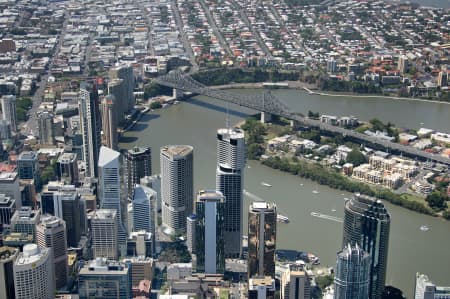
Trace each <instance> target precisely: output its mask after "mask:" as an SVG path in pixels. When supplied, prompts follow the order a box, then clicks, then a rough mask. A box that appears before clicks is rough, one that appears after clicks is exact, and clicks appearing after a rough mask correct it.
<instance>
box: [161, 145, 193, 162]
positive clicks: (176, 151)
mask: <svg viewBox="0 0 450 299" xmlns="http://www.w3.org/2000/svg"><path fill="white" fill-rule="evenodd" d="M193 151H194V148H193V147H192V146H190V145H166V146H163V147H161V154H164V155H167V156H169V157H171V158H172V159H173V158H178V157H184V156H187V155H189V154H191V153H192V152H193Z"/></svg>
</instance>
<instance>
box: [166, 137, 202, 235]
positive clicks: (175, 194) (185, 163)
mask: <svg viewBox="0 0 450 299" xmlns="http://www.w3.org/2000/svg"><path fill="white" fill-rule="evenodd" d="M193 151H194V148H193V147H192V146H189V145H167V146H164V147H162V148H161V194H162V223H163V225H164V226H165V227H166V228H167V229H168V230H169V231H170V232H171V233H176V232H185V231H186V217H187V216H188V215H190V214H191V213H192V205H193V196H194V195H193V188H194V186H193V185H194V165H193V157H194V155H193Z"/></svg>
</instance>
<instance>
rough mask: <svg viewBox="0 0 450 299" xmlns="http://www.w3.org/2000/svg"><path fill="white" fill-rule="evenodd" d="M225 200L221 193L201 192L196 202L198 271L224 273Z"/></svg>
mask: <svg viewBox="0 0 450 299" xmlns="http://www.w3.org/2000/svg"><path fill="white" fill-rule="evenodd" d="M224 202H225V198H224V197H223V195H222V193H221V192H219V191H199V192H198V194H197V201H196V202H195V208H196V217H197V221H196V224H195V242H196V246H195V247H196V250H197V251H196V254H197V271H198V272H200V273H202V272H203V273H209V274H216V273H224V272H225V255H224V239H223V222H224V216H223V215H224V211H225V203H224Z"/></svg>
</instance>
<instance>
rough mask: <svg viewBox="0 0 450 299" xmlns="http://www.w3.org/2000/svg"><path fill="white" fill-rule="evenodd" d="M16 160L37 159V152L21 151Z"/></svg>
mask: <svg viewBox="0 0 450 299" xmlns="http://www.w3.org/2000/svg"><path fill="white" fill-rule="evenodd" d="M17 160H18V161H20V160H37V154H36V152H28V151H26V152H21V153H20V155H19V158H18V159H17Z"/></svg>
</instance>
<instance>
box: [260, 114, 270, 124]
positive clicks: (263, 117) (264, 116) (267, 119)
mask: <svg viewBox="0 0 450 299" xmlns="http://www.w3.org/2000/svg"><path fill="white" fill-rule="evenodd" d="M271 120H272V114H270V113H268V112H261V122H262V123H263V124H265V123H268V122H270V121H271Z"/></svg>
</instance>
